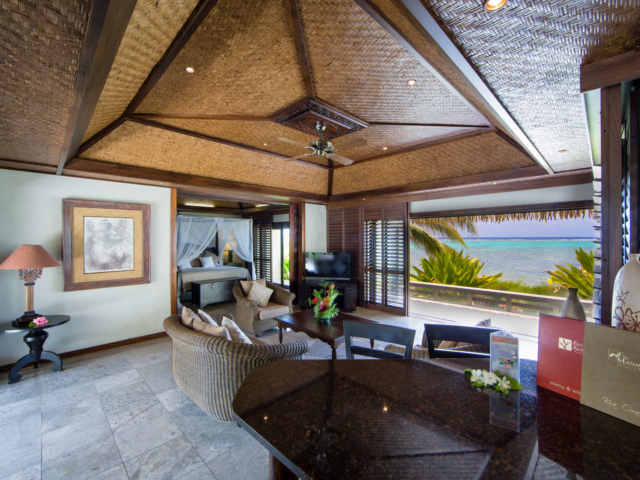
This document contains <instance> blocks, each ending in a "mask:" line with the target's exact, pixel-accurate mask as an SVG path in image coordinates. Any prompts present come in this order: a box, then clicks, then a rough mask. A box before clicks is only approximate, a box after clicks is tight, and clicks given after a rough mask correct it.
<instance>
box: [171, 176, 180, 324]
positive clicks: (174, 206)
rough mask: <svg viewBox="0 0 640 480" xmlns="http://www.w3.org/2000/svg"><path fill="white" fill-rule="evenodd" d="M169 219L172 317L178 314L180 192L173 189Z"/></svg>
mask: <svg viewBox="0 0 640 480" xmlns="http://www.w3.org/2000/svg"><path fill="white" fill-rule="evenodd" d="M169 217H170V218H171V228H170V230H171V231H170V235H171V238H170V240H169V241H170V242H171V243H170V244H169V245H170V249H171V255H170V257H171V259H170V268H169V275H171V315H177V313H178V261H177V260H178V190H176V189H175V188H172V189H171V203H170V206H169Z"/></svg>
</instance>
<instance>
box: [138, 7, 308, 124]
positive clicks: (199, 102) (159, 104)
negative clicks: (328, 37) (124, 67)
mask: <svg viewBox="0 0 640 480" xmlns="http://www.w3.org/2000/svg"><path fill="white" fill-rule="evenodd" d="M186 67H193V68H194V69H195V73H193V74H190V73H187V72H186V71H185V68H186ZM305 96H306V92H305V88H304V84H303V80H302V75H301V73H300V68H299V66H298V61H297V54H296V50H295V44H294V41H293V38H292V34H291V31H290V26H289V20H288V18H287V12H286V9H285V6H284V3H283V0H261V1H254V2H248V3H245V2H238V1H235V0H220V1H219V2H218V3H217V4H216V6H215V7H214V9H213V10H212V11H211V12H210V13H209V15H208V16H207V18H206V19H205V20H204V22H203V23H202V25H200V27H199V29H198V30H197V31H196V32H195V34H194V35H193V36H192V37H191V40H189V42H188V43H187V45H186V46H185V47H184V48H183V50H182V51H181V52H180V54H179V55H178V56H177V58H176V59H175V60H174V61H173V63H172V64H171V66H170V67H169V69H168V70H167V72H166V73H165V74H164V75H163V76H162V78H161V79H160V81H159V82H158V84H157V85H156V86H155V88H154V89H153V90H152V91H151V93H150V94H149V95H148V96H147V98H146V99H145V100H144V101H143V102H142V104H141V105H140V107H139V108H138V110H137V111H136V113H165V114H176V113H189V114H200V115H254V116H262V117H266V116H268V115H271V114H272V113H274V112H276V111H278V110H280V109H282V108H284V107H286V106H287V105H289V104H291V103H293V102H295V101H296V100H300V99H301V98H303V97H305Z"/></svg>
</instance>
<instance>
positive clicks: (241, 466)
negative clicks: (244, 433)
mask: <svg viewBox="0 0 640 480" xmlns="http://www.w3.org/2000/svg"><path fill="white" fill-rule="evenodd" d="M207 466H208V467H209V469H210V470H211V471H212V472H213V474H214V476H215V477H216V479H217V480H244V479H247V478H251V479H255V480H267V478H268V477H269V452H268V451H267V449H266V448H264V447H263V446H262V445H260V444H259V443H258V442H257V441H256V440H254V439H253V438H251V437H249V438H248V439H247V440H245V441H244V442H242V443H241V444H239V445H236V446H235V447H233V448H229V449H227V450H225V451H224V452H222V453H220V455H218V456H216V457H215V458H213V459H212V460H210V461H209V462H207Z"/></svg>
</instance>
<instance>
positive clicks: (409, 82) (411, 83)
mask: <svg viewBox="0 0 640 480" xmlns="http://www.w3.org/2000/svg"><path fill="white" fill-rule="evenodd" d="M415 84H416V81H415V80H413V79H411V80H409V81H408V82H407V85H409V86H410V87H412V86H414V85H415Z"/></svg>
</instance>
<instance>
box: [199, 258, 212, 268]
mask: <svg viewBox="0 0 640 480" xmlns="http://www.w3.org/2000/svg"><path fill="white" fill-rule="evenodd" d="M200 263H201V264H202V266H203V267H215V265H214V264H213V258H212V257H200Z"/></svg>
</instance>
